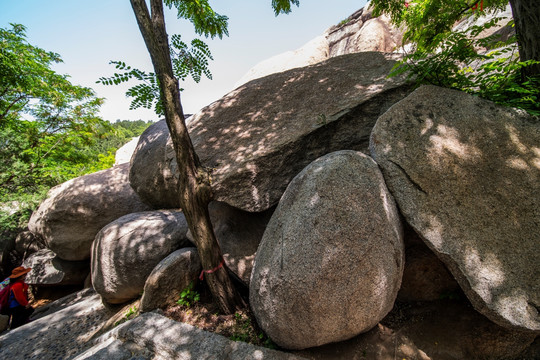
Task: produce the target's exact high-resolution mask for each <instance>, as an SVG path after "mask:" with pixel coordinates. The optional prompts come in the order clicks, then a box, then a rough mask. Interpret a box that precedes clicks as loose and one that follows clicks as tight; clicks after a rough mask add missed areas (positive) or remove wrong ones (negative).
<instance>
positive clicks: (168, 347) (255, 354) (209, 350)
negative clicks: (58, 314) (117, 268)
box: [75, 313, 304, 360]
mask: <svg viewBox="0 0 540 360" xmlns="http://www.w3.org/2000/svg"><path fill="white" fill-rule="evenodd" d="M104 345H105V346H104ZM122 349H123V350H122ZM126 352H127V353H128V355H131V356H127V357H124V356H123V353H126ZM109 354H112V355H114V356H117V358H118V359H125V360H128V359H134V358H135V359H139V358H141V359H156V360H168V359H181V360H189V359H229V360H260V359H264V360H301V359H304V358H301V357H299V356H295V355H292V354H287V353H284V352H281V351H277V350H272V349H267V348H263V347H259V346H255V345H252V344H248V343H245V342H241V341H232V340H229V339H227V338H226V337H224V336H221V335H217V334H214V333H211V332H207V331H203V330H201V329H198V328H196V327H194V326H191V325H189V324H184V323H181V322H177V321H174V320H171V319H168V318H166V317H164V316H162V315H160V314H156V313H145V314H142V315H140V316H138V317H136V318H135V319H133V320H132V321H129V322H126V323H124V324H122V325H120V326H118V327H116V328H114V329H113V330H111V331H110V332H109V333H106V334H105V335H103V336H102V338H100V339H98V340H97V345H96V346H95V347H94V348H91V349H89V350H87V351H86V352H85V353H82V354H80V355H79V356H78V357H77V358H75V360H83V359H86V360H89V359H102V357H101V356H104V357H107V356H108V355H109Z"/></svg>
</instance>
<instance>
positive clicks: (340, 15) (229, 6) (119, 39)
mask: <svg viewBox="0 0 540 360" xmlns="http://www.w3.org/2000/svg"><path fill="white" fill-rule="evenodd" d="M365 3H366V1H365V0H334V1H328V0H302V1H300V7H298V8H296V7H294V9H293V12H292V13H290V14H288V15H280V16H278V17H275V16H274V13H273V10H272V8H271V0H226V1H223V0H222V1H217V0H210V4H211V5H212V7H213V8H214V10H216V12H218V13H220V14H222V15H227V16H228V17H229V37H228V38H223V39H222V40H219V39H215V40H205V41H206V42H207V44H208V45H209V46H210V49H211V51H212V54H213V56H214V61H213V62H212V63H211V64H210V70H211V71H212V74H213V80H208V79H203V80H201V82H200V83H198V84H195V83H193V82H190V81H187V82H185V83H183V84H181V87H183V88H184V89H185V90H184V91H183V92H182V95H181V96H182V104H183V106H184V111H185V112H186V113H194V112H196V111H198V110H199V109H200V108H201V107H203V106H206V105H208V104H210V103H211V102H213V101H215V100H217V99H219V98H220V97H221V96H223V95H224V94H226V93H227V92H228V91H230V90H232V87H233V85H234V84H235V83H236V81H237V80H238V79H240V78H241V77H242V75H244V74H245V73H246V72H247V71H248V70H249V69H250V68H251V67H252V66H254V65H255V64H257V63H258V62H260V61H262V60H265V59H268V58H270V57H272V56H274V55H277V54H280V53H283V52H285V51H289V50H295V49H297V48H299V47H301V46H302V45H304V44H305V43H307V42H308V41H309V40H311V39H313V38H315V37H316V36H318V35H321V34H322V33H323V32H324V31H325V30H326V29H327V28H329V27H330V26H332V25H334V24H337V23H338V22H340V21H341V20H343V19H345V18H347V17H348V16H349V15H351V14H352V13H353V12H355V11H356V10H358V9H360V8H362V7H363V6H364V5H365ZM9 23H19V24H23V25H25V26H26V27H27V28H28V29H27V35H28V41H29V42H30V43H31V44H33V45H35V46H39V47H41V48H43V49H45V50H48V51H54V52H56V53H59V54H60V55H61V57H62V59H63V60H64V63H62V64H58V65H55V67H54V69H55V70H56V71H57V72H59V73H62V74H68V75H70V77H71V81H72V82H73V83H75V84H78V85H83V86H88V87H91V88H93V89H94V90H95V91H96V93H97V95H98V96H100V97H104V98H106V102H105V105H103V107H102V109H101V115H102V117H103V118H104V119H106V120H110V121H114V120H116V119H127V120H137V119H143V120H156V115H155V114H154V113H153V112H152V111H150V110H144V109H141V110H134V111H130V110H129V100H128V99H126V97H125V95H124V93H125V90H126V88H127V87H126V86H123V87H122V86H104V85H99V84H96V83H95V82H96V81H97V80H98V79H99V77H101V76H109V75H111V74H112V73H113V72H114V67H113V66H112V65H109V61H110V60H122V61H125V62H126V63H128V64H129V65H132V66H134V67H138V68H140V69H141V70H148V71H152V68H151V63H150V59H149V56H148V53H147V52H146V48H145V46H144V43H143V41H142V38H141V35H140V33H139V29H138V28H137V24H136V21H135V18H134V15H133V12H132V10H131V6H130V3H129V1H128V0H122V1H120V0H109V1H105V0H93V1H81V0H47V1H44V0H0V27H2V28H5V27H7V26H8V25H9ZM167 32H168V33H169V35H171V34H181V35H182V39H183V40H184V41H185V42H189V41H191V40H192V39H193V38H194V32H193V30H192V25H191V23H189V22H187V21H185V20H178V19H176V16H175V13H174V12H173V11H170V12H169V13H168V14H167Z"/></svg>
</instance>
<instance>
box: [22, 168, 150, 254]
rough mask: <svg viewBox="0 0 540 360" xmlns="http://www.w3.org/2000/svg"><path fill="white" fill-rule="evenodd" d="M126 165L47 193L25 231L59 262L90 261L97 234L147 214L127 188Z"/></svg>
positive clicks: (62, 185) (63, 185) (78, 179)
mask: <svg viewBox="0 0 540 360" xmlns="http://www.w3.org/2000/svg"><path fill="white" fill-rule="evenodd" d="M128 173H129V169H128V164H124V165H120V166H117V167H113V168H110V169H107V170H102V171H99V172H96V173H93V174H89V175H84V176H81V177H78V178H75V179H72V180H69V181H67V182H65V183H63V184H60V185H58V186H55V187H54V188H52V189H51V190H50V191H49V194H48V198H47V199H45V200H44V201H43V202H42V203H41V205H40V206H39V208H38V209H37V210H36V211H35V212H34V213H33V214H32V217H31V218H30V222H29V224H28V228H29V229H30V231H32V232H33V233H34V234H37V235H39V236H41V237H42V238H43V239H44V241H45V243H46V245H47V247H48V248H49V249H51V250H52V251H53V252H54V253H55V254H57V255H58V257H59V258H61V259H64V260H70V261H78V260H84V259H88V258H90V248H91V246H92V242H93V241H94V238H95V237H96V234H97V233H98V231H99V230H100V229H101V228H102V227H104V226H105V225H107V224H108V223H110V222H111V221H113V220H116V219H118V218H119V217H121V216H123V215H126V214H129V213H132V212H138V211H144V210H148V206H146V205H144V204H143V203H142V202H141V200H140V199H139V197H138V196H137V194H136V193H135V192H134V191H133V189H132V188H131V186H130V185H129V180H128Z"/></svg>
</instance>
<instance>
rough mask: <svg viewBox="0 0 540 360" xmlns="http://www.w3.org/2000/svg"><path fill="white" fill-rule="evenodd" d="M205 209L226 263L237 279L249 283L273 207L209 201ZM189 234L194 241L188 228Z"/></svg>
mask: <svg viewBox="0 0 540 360" xmlns="http://www.w3.org/2000/svg"><path fill="white" fill-rule="evenodd" d="M208 211H209V213H210V219H211V220H212V225H213V227H214V233H215V234H216V237H217V239H218V242H219V246H220V247H221V252H222V253H223V259H224V260H225V264H226V265H227V267H228V268H229V270H231V271H233V272H234V273H235V274H236V275H237V276H238V278H239V279H241V280H242V281H243V282H244V283H246V284H249V279H250V278H251V270H252V269H253V261H254V260H255V253H256V252H257V248H258V247H259V243H260V242H261V239H262V237H263V234H264V230H265V229H266V225H267V224H268V221H270V217H271V216H272V213H273V212H274V209H273V208H272V209H269V210H266V211H264V212H262V213H250V212H247V211H242V210H239V209H236V208H233V207H232V206H229V205H227V204H226V203H222V202H219V201H212V202H211V203H210V205H209V206H208ZM188 238H189V239H190V240H191V242H193V238H192V236H191V232H188Z"/></svg>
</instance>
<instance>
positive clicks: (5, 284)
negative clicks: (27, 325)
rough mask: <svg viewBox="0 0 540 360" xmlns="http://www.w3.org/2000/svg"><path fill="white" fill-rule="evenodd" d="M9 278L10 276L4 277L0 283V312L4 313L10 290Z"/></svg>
mask: <svg viewBox="0 0 540 360" xmlns="http://www.w3.org/2000/svg"><path fill="white" fill-rule="evenodd" d="M10 280H11V279H10V278H6V279H4V281H2V282H1V283H0V314H5V313H6V312H7V310H8V306H9V305H8V301H9V293H10V290H11V283H10Z"/></svg>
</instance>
